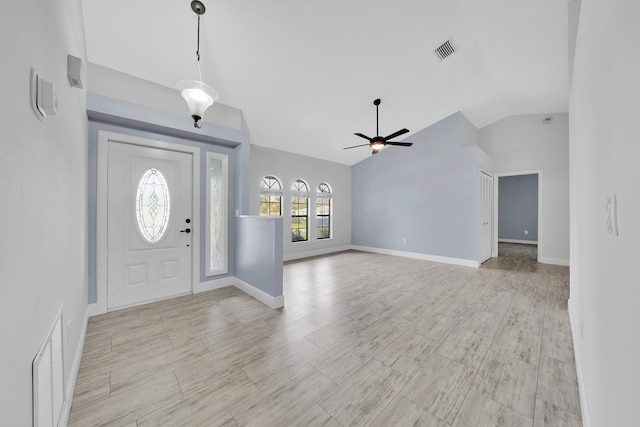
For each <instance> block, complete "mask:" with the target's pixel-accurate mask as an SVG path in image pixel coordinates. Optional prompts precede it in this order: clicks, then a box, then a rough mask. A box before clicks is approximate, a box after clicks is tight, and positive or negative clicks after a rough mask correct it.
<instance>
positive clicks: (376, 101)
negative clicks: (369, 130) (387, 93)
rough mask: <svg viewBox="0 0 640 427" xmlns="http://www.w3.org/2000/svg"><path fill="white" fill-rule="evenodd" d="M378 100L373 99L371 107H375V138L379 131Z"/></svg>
mask: <svg viewBox="0 0 640 427" xmlns="http://www.w3.org/2000/svg"><path fill="white" fill-rule="evenodd" d="M380 102H381V101H380V99H374V100H373V105H375V106H376V136H379V135H380V131H379V130H378V105H380Z"/></svg>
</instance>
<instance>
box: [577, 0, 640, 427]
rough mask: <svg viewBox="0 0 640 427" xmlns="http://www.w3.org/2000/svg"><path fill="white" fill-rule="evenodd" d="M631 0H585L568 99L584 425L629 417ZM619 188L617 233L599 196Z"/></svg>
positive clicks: (635, 184) (634, 238)
mask: <svg viewBox="0 0 640 427" xmlns="http://www.w3.org/2000/svg"><path fill="white" fill-rule="evenodd" d="M638 17H640V2H638V1H637V0H589V1H587V0H584V1H583V2H582V9H581V14H580V23H579V28H578V39H577V44H576V57H575V61H574V71H573V80H572V90H571V99H570V106H571V107H570V115H571V124H570V130H571V144H570V146H571V299H570V302H569V311H570V315H571V324H572V328H573V332H574V343H575V347H576V362H577V369H578V379H579V382H580V386H581V390H580V391H581V398H582V403H583V414H584V417H583V418H584V419H585V421H586V422H585V426H587V427H588V426H589V425H591V426H594V427H596V426H597V427H599V426H620V427H625V426H637V425H638V402H640V391H639V388H638V385H639V384H640V364H639V363H638V361H639V360H640V334H639V333H638V326H639V325H640V310H639V309H638V304H639V303H640V278H639V275H638V266H637V265H638V264H637V263H638V255H639V254H640V251H638V242H640V222H639V221H638V219H639V218H640V187H639V186H640V167H638V161H639V159H640V143H639V142H638V139H639V134H640V126H639V125H638V111H639V110H638V102H639V100H640V80H639V79H638V76H639V75H640V55H639V54H638V41H640V26H639V25H638ZM614 193H615V194H617V196H618V221H619V235H618V236H617V237H615V236H613V235H611V234H608V233H607V227H606V224H607V212H606V200H607V196H608V195H611V194H614Z"/></svg>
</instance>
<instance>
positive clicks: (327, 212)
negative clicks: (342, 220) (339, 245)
mask: <svg viewBox="0 0 640 427" xmlns="http://www.w3.org/2000/svg"><path fill="white" fill-rule="evenodd" d="M331 208H332V206H331V187H329V184H327V183H326V182H321V183H320V185H318V194H316V216H317V218H318V226H317V227H318V228H317V230H318V240H321V239H330V238H331Z"/></svg>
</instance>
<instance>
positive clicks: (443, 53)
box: [434, 40, 456, 61]
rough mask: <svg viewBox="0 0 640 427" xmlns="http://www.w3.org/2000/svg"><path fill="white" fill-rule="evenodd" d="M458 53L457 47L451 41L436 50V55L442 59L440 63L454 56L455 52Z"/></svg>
mask: <svg viewBox="0 0 640 427" xmlns="http://www.w3.org/2000/svg"><path fill="white" fill-rule="evenodd" d="M455 51H456V48H455V46H454V45H453V43H452V42H451V40H447V41H446V42H444V43H443V44H442V45H440V46H438V48H436V50H434V52H435V54H436V55H437V56H438V58H440V61H442V60H444V59H445V58H446V57H448V56H451V55H453V52H455Z"/></svg>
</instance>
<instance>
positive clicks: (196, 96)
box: [178, 80, 219, 127]
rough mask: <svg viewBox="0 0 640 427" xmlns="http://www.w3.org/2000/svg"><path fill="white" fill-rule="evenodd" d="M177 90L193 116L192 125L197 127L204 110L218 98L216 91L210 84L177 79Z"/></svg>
mask: <svg viewBox="0 0 640 427" xmlns="http://www.w3.org/2000/svg"><path fill="white" fill-rule="evenodd" d="M178 90H179V91H180V93H181V94H182V97H183V98H184V100H185V101H187V105H188V106H189V113H190V114H191V117H193V121H194V123H193V125H194V126H195V127H199V126H198V122H199V121H200V120H202V117H204V112H205V111H206V110H207V108H209V107H211V106H212V105H213V103H214V102H216V101H217V100H218V98H219V97H218V92H216V91H215V90H214V89H213V88H212V87H211V86H209V85H207V84H205V83H202V82H199V81H197V80H181V81H179V82H178Z"/></svg>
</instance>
